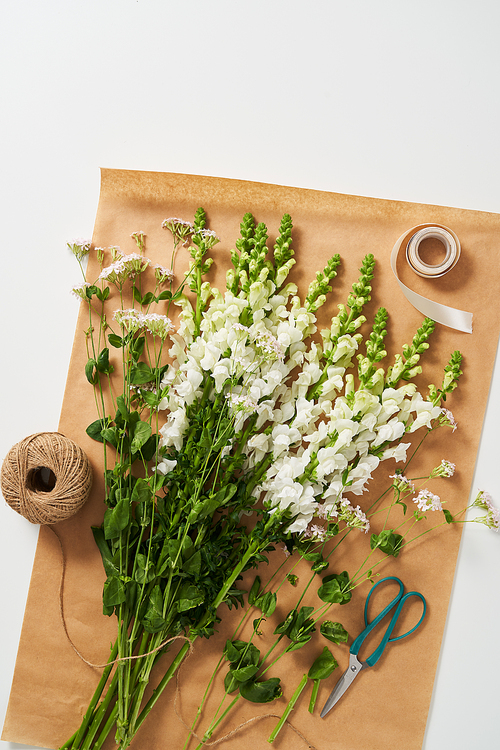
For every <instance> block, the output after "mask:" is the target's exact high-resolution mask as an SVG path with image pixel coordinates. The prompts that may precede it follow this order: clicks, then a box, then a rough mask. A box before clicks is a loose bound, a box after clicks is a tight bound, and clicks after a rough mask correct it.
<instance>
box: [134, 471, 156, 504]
mask: <svg viewBox="0 0 500 750" xmlns="http://www.w3.org/2000/svg"><path fill="white" fill-rule="evenodd" d="M152 497H153V492H152V490H151V487H150V486H149V484H148V482H147V480H146V479H143V477H139V478H138V479H137V481H136V483H135V484H134V489H133V490H132V497H131V501H132V502H133V503H147V502H149V501H150V500H151V498H152Z"/></svg>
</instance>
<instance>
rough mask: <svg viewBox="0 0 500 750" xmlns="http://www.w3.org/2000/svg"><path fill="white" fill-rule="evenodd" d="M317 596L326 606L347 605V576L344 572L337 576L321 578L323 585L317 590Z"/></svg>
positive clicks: (348, 591) (349, 593) (349, 595)
mask: <svg viewBox="0 0 500 750" xmlns="http://www.w3.org/2000/svg"><path fill="white" fill-rule="evenodd" d="M318 596H319V598H320V599H321V601H322V602H327V603H328V604H347V602H349V601H350V599H351V591H350V584H349V575H348V573H347V571H345V570H344V572H343V573H340V574H338V575H335V574H334V575H329V576H325V578H323V584H322V585H321V586H320V587H319V589H318Z"/></svg>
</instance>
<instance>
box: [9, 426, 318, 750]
mask: <svg viewBox="0 0 500 750" xmlns="http://www.w3.org/2000/svg"><path fill="white" fill-rule="evenodd" d="M43 471H45V472H47V471H48V476H49V477H50V473H52V482H47V473H46V474H45V475H43V474H42V475H41V474H40V472H43ZM0 483H1V488H2V493H3V495H4V497H5V500H6V502H7V503H8V505H10V507H11V508H12V509H13V510H15V511H16V512H17V513H19V514H20V515H22V516H23V517H24V518H26V519H27V520H28V521H30V523H38V524H42V525H45V526H47V527H48V528H49V529H50V530H51V531H52V532H53V534H54V536H55V537H56V539H57V541H58V542H59V547H60V550H61V579H60V583H59V615H60V618H61V623H62V627H63V630H64V633H65V635H66V639H67V640H68V643H69V644H70V646H71V648H72V649H73V651H74V652H75V654H76V655H77V656H78V658H79V659H81V661H83V662H84V663H85V664H87V666H89V667H91V668H92V669H104V668H106V667H110V666H113V665H114V664H117V663H118V662H121V661H132V660H135V659H142V658H143V657H146V656H151V655H152V654H154V653H156V652H157V651H160V650H161V649H163V648H164V647H165V646H167V645H168V644H169V643H172V642H173V641H177V640H182V641H187V642H188V643H189V651H188V653H187V657H189V656H191V654H192V653H193V641H191V640H190V639H189V638H188V637H187V636H184V635H176V636H173V637H171V638H167V639H166V640H164V641H163V642H162V643H160V645H159V646H157V647H156V648H154V649H152V650H151V651H147V652H146V653H144V654H138V655H132V656H121V657H118V658H116V659H114V660H112V661H108V662H106V663H105V664H94V663H93V662H91V661H89V660H88V659H86V658H85V657H84V655H83V654H82V653H81V652H80V651H79V649H78V648H77V647H76V646H75V644H74V643H73V640H72V639H71V636H70V634H69V632H68V627H67V624H66V618H65V615H64V582H65V578H66V555H65V552H64V547H63V543H62V539H61V537H60V536H59V534H58V533H57V531H56V529H55V526H54V524H56V523H58V522H59V521H62V520H65V519H67V518H70V517H71V516H73V515H74V514H75V513H76V512H77V511H78V510H80V508H81V507H82V506H83V504H84V503H85V502H86V500H87V498H88V496H89V494H90V489H91V486H92V469H91V466H90V463H89V461H88V458H87V456H86V455H85V453H84V452H83V451H82V449H81V448H80V447H79V446H78V445H76V443H74V442H73V441H72V440H70V439H69V438H66V437H65V436H64V435H62V434H61V433H59V432H43V433H36V434H34V435H30V436H28V437H27V438H24V440H22V441H21V442H20V443H17V444H16V445H14V446H13V447H12V448H11V450H10V451H9V453H8V454H7V456H6V458H5V459H4V462H3V464H2V470H1V474H0ZM179 695H180V687H179V670H177V672H176V689H175V697H174V710H175V714H176V716H177V717H178V719H179V720H180V721H181V723H182V724H183V725H184V727H185V728H186V729H187V730H188V731H189V732H190V734H192V735H193V737H195V739H197V740H198V742H202V743H203V742H204V741H203V738H202V737H199V736H198V734H196V732H195V731H194V729H192V728H191V727H190V726H189V725H188V724H187V723H186V722H185V721H184V719H183V718H182V716H181V714H180V713H179V710H178V708H177V702H178V697H179ZM269 718H275V719H279V718H280V716H279V715H278V714H271V713H269V714H262V715H260V716H254V717H252V718H251V719H247V720H246V721H244V722H242V723H241V724H239V725H238V726H237V727H235V728H234V729H232V730H231V731H230V732H228V733H227V734H225V735H224V736H223V737H220V738H219V739H217V740H212V741H210V742H204V744H205V745H206V746H215V745H219V744H220V743H222V742H225V741H226V740H228V739H230V738H231V737H233V736H234V735H235V734H238V733H239V732H240V731H241V730H242V729H244V728H245V727H247V726H249V725H250V724H253V723H255V722H256V721H261V720H262V719H269ZM286 723H287V725H288V726H289V727H290V728H291V729H293V731H294V732H295V733H296V734H297V735H298V736H299V737H300V738H301V739H302V740H303V741H304V742H305V743H306V745H307V746H308V748H310V750H316V748H315V747H314V745H312V744H311V743H310V742H309V741H308V740H307V739H306V738H305V737H304V735H303V734H302V732H300V731H299V730H298V729H297V728H296V727H294V726H293V724H292V723H291V722H289V721H288V720H286Z"/></svg>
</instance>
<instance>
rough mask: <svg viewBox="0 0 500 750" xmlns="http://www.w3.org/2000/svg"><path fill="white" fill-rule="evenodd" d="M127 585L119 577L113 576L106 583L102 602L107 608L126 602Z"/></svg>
mask: <svg viewBox="0 0 500 750" xmlns="http://www.w3.org/2000/svg"><path fill="white" fill-rule="evenodd" d="M125 598H126V594H125V584H124V583H123V581H122V580H121V578H119V577H118V576H111V577H110V578H108V579H107V581H105V583H104V589H103V594H102V601H103V604H104V606H105V607H116V606H117V605H118V604H123V602H124V601H125Z"/></svg>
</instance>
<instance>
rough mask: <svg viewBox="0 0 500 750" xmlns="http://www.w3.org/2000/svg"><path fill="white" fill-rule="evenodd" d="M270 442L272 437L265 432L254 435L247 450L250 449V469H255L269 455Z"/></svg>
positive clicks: (248, 451)
mask: <svg viewBox="0 0 500 750" xmlns="http://www.w3.org/2000/svg"><path fill="white" fill-rule="evenodd" d="M270 440H271V438H270V435H266V434H265V433H263V432H258V433H257V434H256V435H252V437H251V438H250V440H249V441H248V442H247V448H248V449H249V450H247V456H248V466H249V468H253V467H254V466H255V465H256V464H258V463H259V461H261V460H262V459H263V458H264V456H265V455H266V454H267V453H269V450H270Z"/></svg>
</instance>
